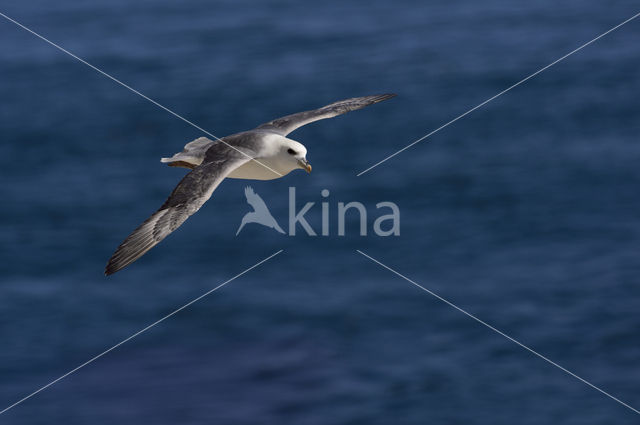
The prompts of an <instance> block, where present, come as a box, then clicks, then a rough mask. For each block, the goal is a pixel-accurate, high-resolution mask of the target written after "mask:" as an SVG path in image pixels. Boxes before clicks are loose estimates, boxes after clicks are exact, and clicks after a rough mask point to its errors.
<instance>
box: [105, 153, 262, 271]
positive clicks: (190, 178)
mask: <svg viewBox="0 0 640 425" xmlns="http://www.w3.org/2000/svg"><path fill="white" fill-rule="evenodd" d="M247 161H250V156H247V155H246V154H244V153H241V152H238V151H235V150H234V149H232V148H230V147H228V146H225V145H223V144H221V143H220V144H217V145H214V146H213V147H211V148H210V149H209V151H207V155H206V158H205V162H203V163H202V164H201V165H199V166H197V167H196V168H194V170H193V171H191V172H190V173H189V174H187V175H186V176H184V178H183V179H182V180H181V181H180V183H178V185H177V186H176V188H175V189H173V192H171V195H169V198H167V200H166V201H165V203H164V204H162V206H161V207H160V209H158V211H156V212H155V213H154V214H153V215H151V217H149V218H148V219H146V220H145V221H144V222H143V223H142V224H141V225H140V226H139V227H138V228H137V229H136V230H134V231H133V232H132V233H131V234H130V235H129V236H128V237H127V238H126V239H125V240H124V241H123V242H122V243H121V244H120V246H119V247H118V249H116V251H115V253H114V254H113V255H112V256H111V258H110V259H109V262H108V263H107V267H106V268H105V272H104V273H105V275H110V274H113V273H115V272H117V271H118V270H120V269H122V268H124V267H126V266H128V265H129V264H131V263H133V262H134V261H136V260H137V259H138V258H140V257H142V256H143V255H144V254H145V253H146V252H147V251H149V250H150V249H151V248H153V247H154V246H156V245H157V244H158V243H159V242H160V241H162V240H163V239H164V238H165V237H167V235H169V234H170V233H171V232H173V231H174V230H176V229H177V228H178V227H180V225H181V224H182V223H184V222H185V220H186V219H187V218H189V217H190V216H191V215H193V214H195V213H196V212H197V211H198V210H199V209H200V207H201V206H202V205H203V204H204V203H205V202H206V201H207V200H208V199H209V198H210V197H211V194H212V193H213V191H214V190H215V189H216V188H217V187H218V185H219V184H220V182H222V180H224V178H225V177H226V176H227V175H228V174H229V173H230V172H231V171H233V170H234V169H235V168H237V167H239V166H240V165H242V164H244V163H245V162H247Z"/></svg>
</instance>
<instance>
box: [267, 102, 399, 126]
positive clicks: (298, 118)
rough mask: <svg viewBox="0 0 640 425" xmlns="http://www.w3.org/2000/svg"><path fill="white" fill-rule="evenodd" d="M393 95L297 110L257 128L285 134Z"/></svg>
mask: <svg viewBox="0 0 640 425" xmlns="http://www.w3.org/2000/svg"><path fill="white" fill-rule="evenodd" d="M395 96H396V95H395V94H393V93H389V94H378V95H372V96H364V97H353V98H351V99H345V100H340V101H338V102H334V103H332V104H330V105H327V106H323V107H322V108H319V109H314V110H312V111H304V112H298V113H297V114H293V115H287V116H286V117H282V118H278V119H275V120H273V121H269V122H267V123H264V124H262V125H260V126H259V127H258V128H260V129H265V130H272V131H275V132H277V133H279V134H281V135H283V136H286V135H287V134H289V133H291V132H292V131H293V130H295V129H297V128H300V127H302V126H303V125H307V124H309V123H312V122H314V121H318V120H324V119H326V118H333V117H335V116H336V115H340V114H344V113H347V112H349V111H355V110H356V109H362V108H364V107H365V106H369V105H373V104H374V103H378V102H382V101H383V100H387V99H391V98H392V97H395Z"/></svg>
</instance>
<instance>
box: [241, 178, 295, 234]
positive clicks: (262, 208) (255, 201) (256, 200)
mask: <svg viewBox="0 0 640 425" xmlns="http://www.w3.org/2000/svg"><path fill="white" fill-rule="evenodd" d="M244 196H245V197H246V198H247V202H248V203H249V205H251V206H252V207H253V211H251V212H248V213H246V214H245V215H244V217H242V222H241V223H240V227H238V231H237V232H236V236H238V234H239V233H240V230H242V228H243V227H244V225H245V224H247V223H258V224H262V225H263V226H267V227H270V228H272V229H275V230H277V231H278V232H280V233H284V230H282V228H281V227H280V225H279V224H278V222H277V221H276V219H275V218H273V216H272V215H271V211H269V208H267V204H265V203H264V201H263V200H262V198H261V197H260V195H258V194H257V193H255V192H254V191H253V188H252V187H251V186H247V187H246V188H245V189H244Z"/></svg>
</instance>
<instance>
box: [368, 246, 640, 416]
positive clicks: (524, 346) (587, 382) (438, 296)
mask: <svg viewBox="0 0 640 425" xmlns="http://www.w3.org/2000/svg"><path fill="white" fill-rule="evenodd" d="M356 251H357V252H358V253H359V254H361V255H363V256H364V257H367V258H368V259H369V260H371V261H373V262H374V263H376V264H378V265H380V266H382V267H384V268H385V269H387V270H389V271H390V272H391V273H393V274H395V275H396V276H399V277H401V278H402V279H404V280H406V281H407V282H409V283H411V284H413V285H415V286H417V287H418V288H420V289H422V290H423V291H425V292H427V293H428V294H430V295H432V296H434V297H436V298H437V299H439V300H440V301H442V302H443V303H445V304H447V305H449V306H451V307H453V308H455V309H456V310H458V311H459V312H460V313H463V314H465V315H467V316H469V317H470V318H472V319H473V320H475V321H476V322H478V323H480V324H482V325H484V326H486V327H487V328H489V329H491V330H492V331H494V332H495V333H497V334H499V335H502V336H503V337H505V338H507V339H508V340H509V341H511V342H514V343H516V344H517V345H519V346H520V347H522V348H524V349H525V350H527V351H529V352H530V353H532V354H535V355H536V356H538V357H540V358H541V359H542V360H544V361H545V362H547V363H550V364H552V365H553V366H555V367H557V368H558V369H560V370H562V371H563V372H565V373H567V374H569V375H571V376H573V377H574V378H576V379H577V380H579V381H581V382H583V383H585V384H587V385H588V386H590V387H591V388H593V389H594V390H597V391H599V392H601V393H602V394H604V395H606V396H607V397H609V398H610V399H612V400H614V401H617V402H618V403H620V404H621V405H623V406H624V407H626V408H628V409H631V410H633V411H634V412H635V413H637V414H639V415H640V411H639V410H637V409H634V408H633V407H631V406H629V405H628V404H627V403H625V402H623V401H621V400H620V399H618V398H616V397H614V396H612V395H611V394H609V393H608V392H606V391H605V390H603V389H601V388H599V387H596V386H595V385H593V384H592V383H591V382H589V381H587V380H586V379H583V378H581V377H579V376H578V375H576V374H575V373H573V372H571V371H570V370H568V369H565V368H564V367H562V366H560V365H559V364H558V363H556V362H554V361H553V360H550V359H548V358H547V357H545V356H543V355H542V354H540V353H538V352H537V351H535V350H533V349H532V348H529V347H528V346H526V345H524V344H523V343H521V342H520V341H518V340H516V339H514V338H512V337H510V336H509V335H507V334H506V333H504V332H502V331H500V330H498V329H496V328H494V327H493V326H491V325H490V324H488V323H487V322H485V321H483V320H481V319H478V318H477V317H476V316H474V315H473V314H471V313H469V312H467V311H466V310H463V309H462V308H460V307H458V306H457V305H455V304H454V303H452V302H451V301H448V300H446V299H444V298H442V297H441V296H440V295H438V294H436V293H435V292H433V291H430V290H428V289H427V288H425V287H424V286H422V285H420V284H418V283H416V282H414V281H413V280H411V279H409V278H408V277H406V276H405V275H403V274H401V273H400V272H397V271H396V270H394V269H392V268H391V267H389V266H387V265H385V264H382V263H381V262H380V261H378V260H376V259H375V258H373V257H371V256H369V255H367V254H365V253H364V252H362V251H360V250H359V249H356Z"/></svg>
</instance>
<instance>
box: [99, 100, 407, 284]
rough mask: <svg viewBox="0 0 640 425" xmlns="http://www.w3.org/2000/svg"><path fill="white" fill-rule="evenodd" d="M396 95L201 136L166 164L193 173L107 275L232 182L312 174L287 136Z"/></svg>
mask: <svg viewBox="0 0 640 425" xmlns="http://www.w3.org/2000/svg"><path fill="white" fill-rule="evenodd" d="M394 96H395V94H381V95H373V96H364V97H355V98H351V99H345V100H341V101H338V102H335V103H332V104H330V105H327V106H324V107H322V108H319V109H314V110H311V111H304V112H298V113H296V114H292V115H287V116H285V117H282V118H278V119H275V120H273V121H269V122H267V123H264V124H262V125H260V126H258V127H256V128H255V129H253V130H249V131H244V132H241V133H236V134H232V135H230V136H226V137H224V138H222V139H219V140H209V139H207V138H206V137H200V138H198V139H196V140H194V141H193V142H190V143H187V144H186V145H185V147H184V149H183V151H182V152H179V153H177V154H175V155H173V156H172V157H171V158H162V159H161V161H162V162H164V163H166V164H168V165H169V166H173V167H184V168H189V169H191V172H189V173H188V174H187V175H186V176H184V177H183V179H182V180H181V181H180V183H178V185H177V186H176V187H175V189H173V192H171V195H169V198H167V200H166V201H165V202H164V204H162V206H161V207H160V208H159V209H158V211H156V212H155V213H153V214H152V215H151V217H149V218H148V219H146V220H145V221H144V222H143V223H142V224H141V225H140V226H139V227H138V228H136V229H135V230H134V231H133V232H132V233H131V234H130V235H129V236H128V237H127V238H126V239H125V240H124V241H123V242H122V243H121V244H120V246H118V249H116V251H115V252H114V254H113V255H112V256H111V258H110V259H109V262H108V263H107V266H106V268H105V272H104V273H105V275H111V274H113V273H115V272H117V271H118V270H121V269H122V268H124V267H126V266H128V265H129V264H131V263H133V262H134V261H136V260H137V259H138V258H140V257H142V256H143V255H144V254H145V253H146V252H147V251H149V250H150V249H151V248H153V247H154V246H156V245H157V244H158V243H159V242H160V241H162V240H163V239H164V238H166V237H167V235H169V234H170V233H171V232H173V231H174V230H176V229H177V228H178V227H180V225H182V223H184V222H185V220H186V219H187V218H189V217H190V216H191V215H193V214H195V213H196V212H197V211H198V210H199V209H200V207H202V205H204V203H205V202H207V200H208V199H209V198H210V197H211V194H212V193H213V191H214V190H215V189H216V188H217V187H218V185H220V183H221V182H222V180H224V179H225V178H227V177H230V178H236V179H254V180H272V179H277V178H279V177H283V176H285V175H287V174H289V173H290V172H291V171H293V170H295V169H298V168H301V169H303V170H306V171H307V172H308V173H310V172H311V165H310V164H309V162H308V161H307V149H306V148H305V147H304V145H302V144H301V143H299V142H296V141H295V140H293V139H289V138H288V137H287V135H288V134H289V133H291V132H292V131H294V130H295V129H297V128H300V127H302V126H303V125H306V124H309V123H312V122H314V121H318V120H323V119H326V118H333V117H335V116H337V115H340V114H344V113H346V112H349V111H354V110H357V109H361V108H364V107H365V106H369V105H372V104H374V103H378V102H382V101H383V100H387V99H390V98H392V97H394ZM247 199H248V197H247ZM274 221H275V220H274ZM276 225H277V223H276ZM280 230H282V229H280Z"/></svg>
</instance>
